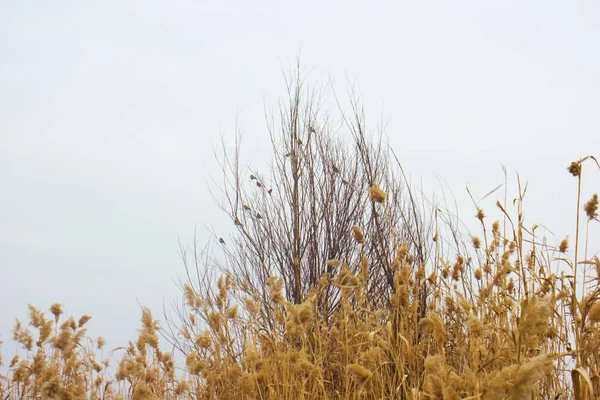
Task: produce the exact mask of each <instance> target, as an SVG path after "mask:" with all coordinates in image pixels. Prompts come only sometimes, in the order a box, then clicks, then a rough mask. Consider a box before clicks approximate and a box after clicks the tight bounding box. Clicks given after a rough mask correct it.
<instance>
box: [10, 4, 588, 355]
mask: <svg viewBox="0 0 600 400" xmlns="http://www.w3.org/2000/svg"><path fill="white" fill-rule="evenodd" d="M598 21H600V3H599V2H597V1H591V0H590V1H548V0H544V1H506V0H503V1H480V0H473V1H454V2H445V1H371V2H356V1H353V2H350V1H329V2H325V1H318V2H317V1H303V2H293V3H292V2H276V1H235V2H234V1H199V0H196V1H169V2H167V1H151V0H145V1H112V0H103V1H57V2H35V1H33V2H31V1H30V2H22V1H21V2H8V1H2V2H0V188H1V192H0V340H4V341H5V342H9V341H10V340H9V339H10V333H9V332H10V327H11V325H12V323H13V321H14V318H15V317H21V318H23V317H25V316H26V312H27V304H28V303H33V304H35V305H37V306H39V307H41V308H45V309H47V308H48V307H49V306H50V304H51V303H53V302H61V303H64V304H65V305H66V307H67V311H68V312H69V313H70V314H73V315H75V316H79V315H80V314H82V313H89V314H91V315H92V316H93V319H92V321H91V322H90V324H89V330H90V334H92V335H94V336H95V335H100V334H101V335H104V336H106V337H107V338H108V340H109V346H110V347H111V348H113V347H116V346H120V345H123V344H125V343H126V341H127V340H129V339H133V338H134V336H135V329H137V326H138V320H139V314H140V312H139V306H138V301H139V303H140V304H142V305H147V306H150V307H151V308H152V309H153V311H154V313H155V315H157V316H158V315H160V314H161V311H162V301H163V299H166V300H167V301H169V300H170V299H172V298H173V297H174V296H176V295H177V294H178V291H177V289H176V287H175V285H174V284H173V283H172V282H171V280H172V279H174V278H175V277H176V276H177V274H179V273H182V271H183V269H182V266H181V263H180V261H179V257H178V254H177V252H178V243H177V236H178V235H180V237H181V238H182V241H183V242H185V243H189V242H191V240H192V235H193V231H194V227H195V226H197V227H198V232H199V234H198V236H199V240H200V242H201V243H205V242H206V241H207V240H208V239H209V234H208V232H206V231H205V229H204V226H206V225H208V226H210V225H212V226H215V228H216V229H217V230H218V229H219V226H220V224H223V223H225V222H226V220H225V219H224V218H223V217H222V216H220V215H219V214H218V210H217V207H216V206H215V205H214V203H213V201H212V199H211V197H210V195H209V194H208V191H207V185H206V182H207V177H206V173H207V171H208V172H209V173H214V174H218V170H217V169H216V164H215V162H214V159H213V155H212V149H213V147H214V146H215V145H216V144H217V143H218V141H219V137H220V134H223V135H225V137H229V138H232V137H233V135H234V128H235V126H236V118H238V119H237V121H238V123H239V125H240V126H241V127H242V129H243V131H244V132H245V143H246V145H247V150H248V152H249V154H254V152H256V153H257V157H259V158H260V157H262V156H266V155H267V154H268V150H269V148H268V143H269V141H268V134H267V130H266V126H265V123H264V105H265V104H266V106H267V107H268V108H270V107H275V106H276V103H277V100H278V98H279V97H280V96H282V95H283V94H284V92H283V80H282V74H281V69H282V66H283V67H286V68H287V67H291V66H293V65H294V64H295V62H296V57H297V56H298V54H300V56H301V63H302V64H303V65H304V66H306V67H307V68H308V69H311V70H312V72H311V74H310V75H309V81H310V78H313V79H315V80H316V79H319V78H321V79H322V81H325V82H326V81H328V80H329V79H330V78H331V79H332V80H334V82H335V85H336V87H338V95H339V96H340V97H341V98H345V97H346V96H345V93H344V88H345V84H346V79H348V80H349V81H350V82H352V83H354V84H356V87H357V88H358V90H359V91H360V92H361V93H362V94H363V96H364V102H365V108H366V112H367V125H370V126H371V127H376V126H377V125H378V124H379V122H380V120H381V118H382V116H383V120H384V121H385V122H387V123H388V125H387V130H386V133H387V135H388V137H389V140H390V142H391V144H392V147H393V148H394V149H395V150H396V151H397V153H398V154H399V155H400V156H401V159H402V161H403V163H404V166H405V168H406V169H407V170H408V171H409V173H410V174H411V176H412V177H413V179H415V180H417V181H420V180H422V181H423V184H424V186H425V188H426V189H428V190H429V189H435V187H436V186H437V185H438V183H437V179H438V178H439V179H441V180H443V181H445V182H446V183H447V184H448V186H449V187H450V189H451V190H452V191H453V192H454V194H455V196H456V197H457V201H458V203H459V206H460V207H461V212H462V214H463V216H464V218H466V219H468V218H471V217H472V215H473V213H474V210H473V209H472V207H471V204H470V203H469V200H468V197H467V196H466V193H465V190H464V187H465V185H466V184H467V183H469V182H471V186H472V187H473V189H474V190H475V192H476V193H478V194H479V195H482V194H484V193H485V192H487V191H488V190H490V189H492V188H493V187H494V186H496V184H498V183H501V182H502V179H503V178H502V170H501V165H505V166H506V167H507V168H508V169H509V172H510V173H511V174H514V173H515V171H519V173H520V174H521V176H523V177H524V178H526V179H528V180H529V181H530V182H531V183H530V188H529V192H528V195H529V200H528V204H529V206H530V210H531V212H530V214H528V215H530V218H532V219H530V222H531V223H533V222H536V221H537V219H539V221H542V222H544V223H546V224H547V225H549V226H550V227H551V228H552V229H553V230H554V231H555V232H556V233H557V235H558V236H560V237H563V236H564V235H566V234H567V233H569V229H571V228H572V227H571V226H570V224H569V221H571V216H572V205H573V194H574V191H573V189H574V184H575V182H574V180H573V179H572V178H571V177H570V176H568V174H567V173H566V171H565V168H566V166H567V165H568V164H569V163H570V162H571V161H573V160H575V159H577V158H579V157H581V156H584V155H587V154H589V153H595V154H596V155H599V153H600V152H599V151H598V150H599V147H600V146H599V144H600V140H599V139H598V133H599V132H600V129H599V128H600V117H599V115H600V114H599V113H598V110H599V109H600V78H599V74H598V71H600V52H598V41H599V39H600V28H599V26H600V25H599V24H598ZM340 88H341V89H340ZM238 116H239V117H238ZM586 183H588V185H589V186H588V187H590V189H589V190H590V191H591V190H595V191H597V190H598V188H600V179H599V178H598V174H595V175H594V176H591V177H586ZM489 204H493V200H492V202H491V203H489ZM565 207H571V208H565ZM11 348H12V344H9V343H5V344H4V350H5V351H6V350H8V349H11Z"/></svg>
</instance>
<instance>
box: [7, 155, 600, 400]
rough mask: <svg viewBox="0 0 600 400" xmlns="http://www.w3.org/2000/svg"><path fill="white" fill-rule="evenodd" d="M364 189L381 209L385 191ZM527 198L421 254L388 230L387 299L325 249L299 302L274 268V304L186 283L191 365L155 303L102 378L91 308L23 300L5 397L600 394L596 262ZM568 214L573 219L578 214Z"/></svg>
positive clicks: (362, 267)
mask: <svg viewBox="0 0 600 400" xmlns="http://www.w3.org/2000/svg"><path fill="white" fill-rule="evenodd" d="M589 159H590V158H585V159H582V160H579V161H576V162H574V163H573V164H572V165H571V166H570V167H569V171H570V172H571V174H573V176H575V177H576V178H577V179H578V182H579V185H578V209H581V211H583V212H585V214H584V213H583V212H582V214H581V217H582V218H584V217H585V218H586V219H587V220H588V223H590V222H597V221H598V220H597V216H598V213H597V208H598V197H597V195H594V196H593V197H592V198H591V199H590V200H589V201H588V202H586V203H584V204H583V207H580V204H579V203H580V197H581V195H580V193H581V172H582V165H583V163H584V162H585V161H586V160H589ZM592 159H593V158H592ZM593 160H594V161H595V159H593ZM370 191H371V192H370V194H371V199H372V201H373V202H374V204H375V205H376V206H377V207H379V209H380V210H381V213H382V215H385V207H386V204H385V202H386V194H385V192H384V191H383V190H381V189H380V188H378V187H371V189H370ZM522 196H523V193H519V196H518V197H517V199H516V202H515V204H516V212H515V214H516V215H514V216H511V215H509V211H508V206H507V204H500V203H498V204H497V207H498V208H499V210H500V211H501V213H502V214H504V223H503V224H501V222H499V221H496V222H492V223H491V224H490V223H488V221H487V219H486V216H485V214H484V211H483V210H482V209H479V208H478V209H477V214H476V217H477V218H478V219H479V221H480V222H481V226H482V232H483V234H482V236H481V237H480V238H478V237H472V243H471V251H470V252H469V254H458V255H457V256H456V257H455V258H453V259H442V258H441V257H437V258H434V259H432V260H431V261H430V262H429V263H427V264H425V263H422V264H421V263H418V262H417V261H416V258H415V257H414V256H413V254H411V249H410V247H409V246H407V245H406V244H404V243H396V242H394V243H395V250H394V252H393V254H394V257H393V260H391V265H392V267H393V270H394V278H393V288H394V290H393V295H392V296H391V299H390V301H389V303H387V304H380V303H374V302H373V301H371V300H370V298H369V296H368V295H367V291H366V290H365V287H366V285H367V283H368V281H369V279H370V276H369V260H368V259H367V258H366V257H362V260H361V261H360V262H359V263H358V264H357V265H348V264H347V263H346V261H345V260H330V261H329V262H328V266H329V267H330V270H331V273H330V274H325V275H323V277H322V278H321V280H320V281H319V282H318V285H317V286H315V287H313V288H312V289H311V291H310V293H308V294H307V295H306V296H305V301H303V302H302V303H300V304H293V303H291V302H289V301H287V300H286V296H285V293H284V290H283V287H284V286H283V282H282V280H281V278H279V277H276V276H274V277H271V278H270V279H268V281H267V285H268V291H269V298H268V299H267V300H262V298H261V297H260V296H258V295H257V294H256V293H252V291H251V290H250V289H249V288H248V287H244V286H243V285H239V284H237V283H236V281H235V279H234V277H232V276H231V275H224V276H222V277H221V278H219V279H218V281H217V282H216V285H215V286H214V287H213V289H214V290H211V291H206V290H203V289H202V288H200V287H198V286H194V285H193V284H192V283H185V284H184V285H183V292H184V293H183V294H184V297H185V313H186V314H185V315H183V318H182V324H181V325H180V326H179V327H178V331H177V332H176V334H177V335H178V337H180V338H181V343H185V346H184V347H180V350H181V351H183V352H184V353H185V360H186V362H185V365H180V366H176V365H175V362H174V357H173V354H172V351H165V350H162V349H161V348H160V346H159V334H160V328H159V326H158V323H157V321H155V320H154V319H153V317H152V314H151V312H150V310H148V309H143V310H142V320H141V322H142V327H141V330H140V334H139V337H138V338H137V340H135V341H132V342H130V343H129V345H128V346H127V347H125V348H121V349H120V350H122V351H124V355H123V356H122V358H121V359H120V360H119V361H118V368H117V370H116V373H114V374H111V373H109V370H108V367H109V360H108V358H105V357H103V356H102V354H103V352H102V349H103V347H104V346H105V343H104V340H103V339H102V338H99V339H97V340H91V339H89V338H88V336H87V334H86V329H85V326H86V323H87V322H88V320H89V319H90V317H89V316H87V315H84V316H82V317H81V318H80V319H79V320H75V319H74V318H65V317H64V316H63V312H62V308H61V306H60V305H58V304H55V305H53V306H52V307H51V308H50V313H51V317H48V316H46V315H45V313H43V312H41V311H39V310H38V309H36V308H34V307H31V306H30V313H29V317H30V318H29V326H26V325H24V324H22V323H20V322H17V324H16V326H15V328H14V340H15V341H16V342H17V343H18V344H19V346H20V351H19V352H18V354H19V355H15V356H14V357H13V358H12V359H6V360H4V361H5V362H6V363H7V364H8V372H7V374H6V375H3V376H0V398H1V399H80V398H81V399H83V398H87V399H125V398H132V399H175V398H182V399H184V398H185V399H233V398H235V399H238V400H241V399H309V398H310V399H316V398H319V399H358V398H361V399H362V398H364V399H461V398H463V399H467V398H470V399H476V398H485V399H505V398H515V399H530V398H531V399H554V398H556V399H559V398H560V399H567V398H575V399H589V398H600V397H599V396H600V375H599V373H600V360H599V353H598V350H597V349H598V348H600V324H599V323H600V300H599V297H600V292H599V289H598V278H599V276H600V260H599V259H598V258H597V257H594V258H592V259H584V260H578V259H577V253H578V252H579V249H578V247H579V242H580V241H581V240H582V239H580V238H579V235H577V238H576V243H575V246H574V247H575V251H573V252H570V251H569V243H568V241H567V240H566V239H565V240H563V241H562V242H561V243H558V244H557V245H556V246H550V245H548V244H546V242H545V240H543V238H539V237H537V236H536V233H535V227H531V228H527V227H525V226H524V225H523V223H522V221H523V210H522V209H521V203H522V200H523V197H522ZM576 218H577V224H579V219H580V215H579V211H578V213H577V216H576ZM501 225H504V228H501ZM389 228H390V234H391V235H394V231H393V229H392V227H389ZM348 234H349V235H352V237H353V238H354V240H355V242H356V246H363V245H364V243H365V242H366V241H368V240H369V234H368V233H363V232H362V230H361V229H360V228H359V227H357V226H354V227H352V230H349V232H348ZM435 240H436V241H439V240H442V238H441V237H438V235H437V233H436V237H435ZM570 253H573V254H574V255H573V257H572V259H570V258H568V256H567V255H568V254H570ZM582 277H584V278H582ZM332 288H333V289H334V290H335V293H337V295H338V296H339V301H338V303H337V304H338V305H337V307H336V308H335V309H334V310H333V311H331V310H328V309H327V308H326V307H324V306H323V304H324V300H323V298H324V296H330V295H331V293H332V292H331V291H332Z"/></svg>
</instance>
